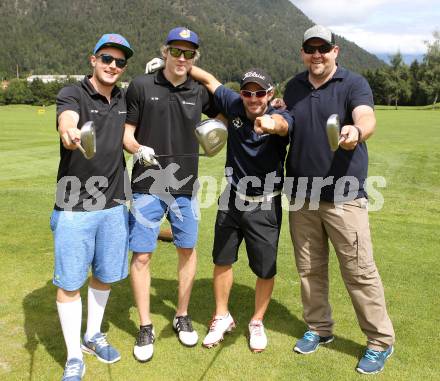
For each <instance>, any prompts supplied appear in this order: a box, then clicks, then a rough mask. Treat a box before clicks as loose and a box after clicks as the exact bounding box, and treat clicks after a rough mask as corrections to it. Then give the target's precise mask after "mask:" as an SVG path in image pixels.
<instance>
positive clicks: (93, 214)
mask: <svg viewBox="0 0 440 381" xmlns="http://www.w3.org/2000/svg"><path fill="white" fill-rule="evenodd" d="M132 55H133V50H132V49H131V47H130V44H129V43H128V41H127V40H126V39H125V38H124V37H122V36H121V35H119V34H114V33H112V34H105V35H103V36H102V37H101V39H100V40H99V41H98V43H97V44H96V46H95V48H94V50H93V54H92V56H91V57H90V64H91V66H92V68H93V74H92V75H91V76H88V77H85V78H84V80H83V81H81V82H80V83H78V84H75V85H71V86H67V87H64V88H63V89H62V90H61V91H60V92H59V94H58V96H57V100H56V105H57V129H58V132H59V135H60V143H61V144H60V156H61V159H60V164H59V168H58V177H57V181H58V183H57V199H56V204H55V207H54V210H53V213H52V216H51V221H50V225H51V229H52V231H53V236H54V246H55V271H54V278H53V283H54V284H55V285H56V286H57V287H58V289H57V297H56V300H57V308H58V314H59V317H60V322H61V327H62V331H63V335H64V340H65V342H66V347H67V362H66V367H65V370H64V375H63V380H65V381H78V380H81V378H82V377H83V375H84V372H85V365H84V361H83V356H82V352H81V349H82V350H83V351H84V352H86V353H90V354H94V355H95V356H96V357H97V358H98V359H99V360H100V361H102V362H105V363H107V364H110V363H114V362H116V361H118V360H119V359H120V358H121V355H120V354H119V352H118V351H117V350H116V349H115V348H113V347H112V346H111V345H110V344H109V343H108V341H107V339H106V335H105V334H103V333H102V332H101V322H102V319H103V316H104V310H105V307H106V304H107V300H108V297H109V294H110V285H111V283H113V282H116V281H119V280H121V279H124V278H125V277H126V276H127V275H128V263H127V259H128V213H127V209H126V206H125V205H124V202H125V192H124V176H125V174H126V172H125V170H124V167H125V165H124V156H123V150H122V138H123V132H124V122H125V114H126V104H125V98H124V96H123V93H122V91H121V90H120V89H119V88H118V87H117V86H116V82H117V81H118V80H119V78H120V77H121V75H122V74H123V73H124V71H125V68H126V66H127V59H128V58H129V57H131V56H132ZM88 121H93V122H94V124H95V128H96V147H97V148H96V154H95V155H94V156H93V158H91V159H90V158H87V159H86V158H85V157H84V156H83V154H82V153H81V152H80V150H79V149H78V147H79V146H80V144H81V128H82V127H81V126H83V125H84V123H86V122H88ZM88 159H89V160H88ZM90 267H91V268H92V277H91V279H90V282H89V288H88V317H87V330H86V332H85V335H84V339H83V341H82V344H81V339H80V334H81V320H82V302H81V296H80V292H79V290H80V288H81V287H82V286H83V284H84V283H85V282H86V280H87V277H88V271H89V268H90Z"/></svg>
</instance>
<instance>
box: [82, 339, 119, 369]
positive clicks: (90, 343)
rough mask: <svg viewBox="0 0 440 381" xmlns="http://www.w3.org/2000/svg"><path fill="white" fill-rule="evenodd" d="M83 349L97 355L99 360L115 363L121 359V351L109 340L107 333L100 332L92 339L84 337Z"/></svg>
mask: <svg viewBox="0 0 440 381" xmlns="http://www.w3.org/2000/svg"><path fill="white" fill-rule="evenodd" d="M81 349H82V351H83V352H84V353H88V354H91V355H95V356H96V357H97V358H98V360H99V361H102V362H105V363H106V364H113V363H114V362H116V361H119V360H120V359H121V355H120V354H119V352H118V351H117V350H116V349H115V348H113V347H112V346H111V345H110V344H109V343H108V341H107V337H106V335H104V334H103V333H101V332H98V333H97V334H96V335H95V336H93V337H92V338H91V339H90V340H86V339H85V338H84V339H83V342H82V344H81Z"/></svg>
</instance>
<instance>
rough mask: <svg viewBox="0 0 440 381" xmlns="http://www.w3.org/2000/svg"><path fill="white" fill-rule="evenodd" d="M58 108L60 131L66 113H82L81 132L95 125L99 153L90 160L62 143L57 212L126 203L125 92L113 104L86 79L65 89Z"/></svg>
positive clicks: (116, 95)
mask: <svg viewBox="0 0 440 381" xmlns="http://www.w3.org/2000/svg"><path fill="white" fill-rule="evenodd" d="M56 106H57V128H58V116H59V115H60V114H61V113H62V112H63V111H66V110H71V111H75V112H76V113H78V114H79V122H78V128H79V129H81V127H82V126H83V125H84V123H85V122H87V121H93V122H94V124H95V128H96V154H95V156H94V157H93V158H92V159H90V160H87V159H85V158H84V156H83V154H82V153H81V151H80V150H79V149H77V150H74V151H71V150H67V149H65V148H64V147H63V144H62V143H61V140H60V164H59V167H58V176H57V182H58V185H57V200H56V203H55V209H57V210H74V211H91V210H101V209H106V208H111V207H114V206H117V205H119V204H121V203H123V201H124V200H125V194H124V177H125V175H126V171H125V162H124V156H123V150H122V138H123V134H124V122H125V116H126V104H125V99H124V94H123V93H122V91H121V90H120V89H119V88H117V87H115V88H114V89H113V91H112V94H111V102H110V104H109V103H108V101H107V98H105V97H104V96H103V95H101V94H99V93H98V92H97V91H96V90H95V89H94V87H93V86H92V84H91V83H90V80H89V78H87V77H85V78H84V80H82V81H81V82H79V83H78V84H75V85H70V86H66V87H64V88H63V89H61V91H60V92H59V93H58V96H57V99H56ZM125 178H126V180H127V177H125Z"/></svg>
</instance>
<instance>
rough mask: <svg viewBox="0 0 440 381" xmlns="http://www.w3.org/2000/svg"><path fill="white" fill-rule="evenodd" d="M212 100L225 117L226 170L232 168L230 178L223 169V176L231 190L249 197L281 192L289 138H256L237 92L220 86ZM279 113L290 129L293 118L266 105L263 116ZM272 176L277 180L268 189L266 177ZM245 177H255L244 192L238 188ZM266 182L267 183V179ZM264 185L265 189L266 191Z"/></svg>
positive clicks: (266, 135) (263, 136) (262, 136)
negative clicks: (226, 131)
mask: <svg viewBox="0 0 440 381" xmlns="http://www.w3.org/2000/svg"><path fill="white" fill-rule="evenodd" d="M214 98H215V101H216V104H217V106H218V108H219V109H220V111H221V112H222V114H223V115H224V116H225V117H227V118H228V146H227V147H228V148H227V153H226V165H225V166H226V167H227V168H228V167H229V168H232V175H231V174H230V173H228V172H229V171H230V170H226V171H225V172H226V175H227V176H228V180H229V181H230V183H231V185H232V188H233V189H234V190H237V191H238V192H239V193H242V194H246V195H248V196H260V195H262V194H263V193H264V191H265V190H266V192H273V191H274V190H281V189H282V188H283V179H284V159H285V157H286V147H287V145H288V144H289V137H288V136H284V137H282V136H279V135H271V134H263V135H258V134H257V133H256V132H255V131H254V121H253V120H249V119H248V118H247V116H246V111H245V108H244V105H243V101H242V100H241V98H240V95H239V94H237V93H236V92H234V91H232V90H230V89H228V88H226V87H224V86H219V87H218V88H217V89H216V91H215V93H214ZM274 113H276V114H280V115H282V116H283V117H284V119H286V121H287V122H288V124H289V130H291V129H292V123H293V120H292V117H291V115H290V114H289V113H288V112H287V111H277V110H275V109H273V108H272V107H271V106H269V107H268V108H267V110H266V114H269V115H271V114H274ZM269 174H273V175H274V176H276V177H277V178H279V181H276V182H274V186H271V185H270V184H269V182H267V181H266V176H267V175H269ZM246 176H252V177H254V178H256V180H257V181H256V182H255V184H252V183H250V182H249V183H246V184H243V181H242V184H243V185H244V186H246V189H241V187H239V182H240V180H241V179H243V178H245V177H246ZM268 181H270V180H269V179H268ZM265 185H266V189H265Z"/></svg>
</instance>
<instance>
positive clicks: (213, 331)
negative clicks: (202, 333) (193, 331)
mask: <svg viewBox="0 0 440 381" xmlns="http://www.w3.org/2000/svg"><path fill="white" fill-rule="evenodd" d="M234 328H235V322H234V319H233V318H232V316H231V314H230V313H229V312H228V314H227V315H225V316H218V315H217V316H214V317H213V318H212V320H211V322H210V324H209V332H208V334H207V335H206V337H205V338H204V340H203V343H202V344H203V346H204V347H206V348H212V347H215V346H216V345H217V344H218V343H220V341H222V340H223V338H224V335H225V333H229V332H231V331H232V330H233V329H234Z"/></svg>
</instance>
